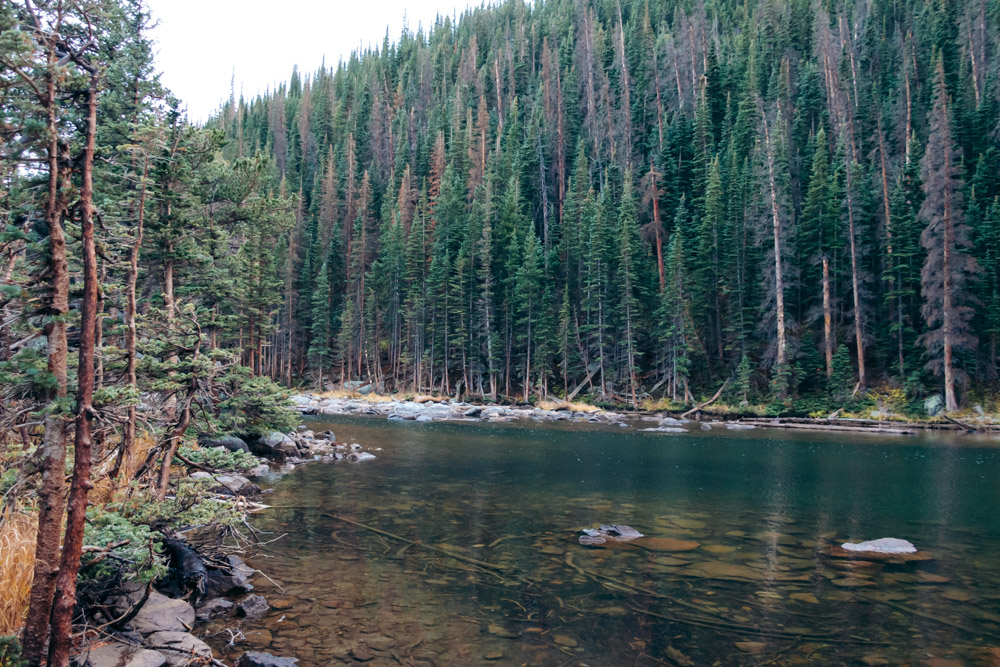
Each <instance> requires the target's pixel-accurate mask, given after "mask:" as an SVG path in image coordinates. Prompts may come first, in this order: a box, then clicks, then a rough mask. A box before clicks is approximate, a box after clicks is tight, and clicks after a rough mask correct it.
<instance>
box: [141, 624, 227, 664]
mask: <svg viewBox="0 0 1000 667" xmlns="http://www.w3.org/2000/svg"><path fill="white" fill-rule="evenodd" d="M146 643H147V644H148V645H149V646H155V647H156V650H157V651H159V652H161V653H162V654H163V657H165V658H166V660H167V664H168V665H171V666H172V667H181V666H182V665H188V664H192V663H194V664H201V663H202V662H204V661H205V658H209V659H210V658H211V657H212V649H211V648H209V646H208V644H206V643H205V642H203V641H201V640H200V639H198V638H197V637H195V636H194V635H192V634H190V633H188V632H156V633H154V634H151V635H150V636H149V637H147V638H146Z"/></svg>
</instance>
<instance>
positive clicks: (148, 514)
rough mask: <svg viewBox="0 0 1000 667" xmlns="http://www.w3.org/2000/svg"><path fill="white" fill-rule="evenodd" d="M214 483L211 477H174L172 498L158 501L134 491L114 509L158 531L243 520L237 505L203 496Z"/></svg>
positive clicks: (231, 523) (135, 521)
mask: <svg viewBox="0 0 1000 667" xmlns="http://www.w3.org/2000/svg"><path fill="white" fill-rule="evenodd" d="M213 486H215V481H214V480H212V479H191V478H190V477H184V478H181V479H179V480H177V492H176V494H174V497H173V498H165V499H163V500H159V499H157V498H154V497H152V496H150V495H146V494H137V495H135V496H133V497H132V498H131V499H129V501H128V502H127V503H123V504H121V505H119V506H117V509H118V511H120V512H121V513H122V514H123V515H124V516H126V517H127V518H128V520H129V521H131V522H132V523H135V524H142V525H146V526H149V527H150V528H153V529H155V530H160V531H164V530H167V529H172V530H181V529H184V528H189V527H192V526H206V525H210V524H216V525H223V526H235V525H237V524H240V523H242V522H243V512H242V511H241V510H240V509H239V508H237V507H236V505H234V504H233V503H229V502H219V501H217V500H215V499H214V498H211V497H206V496H205V492H206V491H208V490H209V489H210V488H211V487H213Z"/></svg>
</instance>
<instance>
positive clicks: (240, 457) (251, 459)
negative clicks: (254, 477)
mask: <svg viewBox="0 0 1000 667" xmlns="http://www.w3.org/2000/svg"><path fill="white" fill-rule="evenodd" d="M180 454H181V456H183V457H184V458H185V459H187V460H188V461H191V462H192V463H197V464H199V465H203V466H205V467H207V468H213V469H215V470H229V471H239V470H249V469H250V468H254V467H256V466H258V465H260V463H261V460H260V459H259V458H257V457H256V456H254V455H253V454H251V453H250V452H231V451H229V450H228V449H226V448H225V447H203V448H201V449H193V448H191V447H181V448H180ZM177 463H181V461H180V460H178V461H177Z"/></svg>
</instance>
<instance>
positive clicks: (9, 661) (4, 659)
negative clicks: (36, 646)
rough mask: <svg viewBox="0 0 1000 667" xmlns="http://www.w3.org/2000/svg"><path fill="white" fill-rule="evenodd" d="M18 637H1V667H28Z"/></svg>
mask: <svg viewBox="0 0 1000 667" xmlns="http://www.w3.org/2000/svg"><path fill="white" fill-rule="evenodd" d="M27 665H28V663H27V661H25V660H24V658H22V657H21V644H19V643H18V641H17V637H7V636H0V667H27Z"/></svg>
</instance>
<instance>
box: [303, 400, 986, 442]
mask: <svg viewBox="0 0 1000 667" xmlns="http://www.w3.org/2000/svg"><path fill="white" fill-rule="evenodd" d="M553 405H554V406H555V407H552V408H549V409H546V408H541V407H531V406H520V405H515V406H510V405H497V404H480V403H470V402H465V401H457V400H453V399H450V398H437V397H433V398H432V397H421V398H417V399H414V400H397V399H394V398H389V397H379V398H378V399H377V400H372V399H371V398H370V397H361V398H344V397H329V396H324V395H322V394H298V395H296V396H293V397H292V408H293V409H294V410H296V411H298V412H299V413H300V414H303V415H346V416H375V417H384V418H386V419H388V420H391V421H413V422H479V423H504V422H514V421H518V420H524V421H527V420H530V421H535V422H570V423H581V424H582V423H590V424H605V425H615V426H619V427H622V428H635V429H637V430H640V431H644V432H656V433H686V432H689V431H692V430H703V431H704V430H712V429H714V428H722V429H728V430H732V431H740V430H752V429H755V428H779V429H786V430H788V429H794V430H812V431H827V432H831V433H832V432H844V431H847V432H857V433H872V434H881V435H915V434H917V433H920V432H924V431H950V432H954V433H993V434H996V433H998V432H1000V425H998V424H993V423H991V422H988V421H986V420H985V419H982V420H979V421H975V422H973V421H971V420H965V421H958V420H956V419H953V418H951V419H949V418H948V417H944V418H941V419H937V420H934V421H904V420H900V419H896V418H892V419H890V418H888V417H889V416H888V415H886V416H885V417H886V418H875V417H873V418H870V419H856V418H845V417H833V416H831V417H827V418H802V417H755V416H729V415H721V414H717V413H716V414H713V413H711V412H710V410H702V411H691V412H689V413H685V414H691V416H692V417H694V419H686V418H685V417H684V416H680V417H677V416H674V415H671V414H668V413H664V412H656V413H631V412H618V411H613V410H603V409H600V408H596V407H594V408H593V409H590V410H581V409H580V408H579V406H577V405H570V404H568V403H564V404H558V403H554V404H553ZM692 413H693V414H692ZM650 424H655V426H650Z"/></svg>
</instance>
